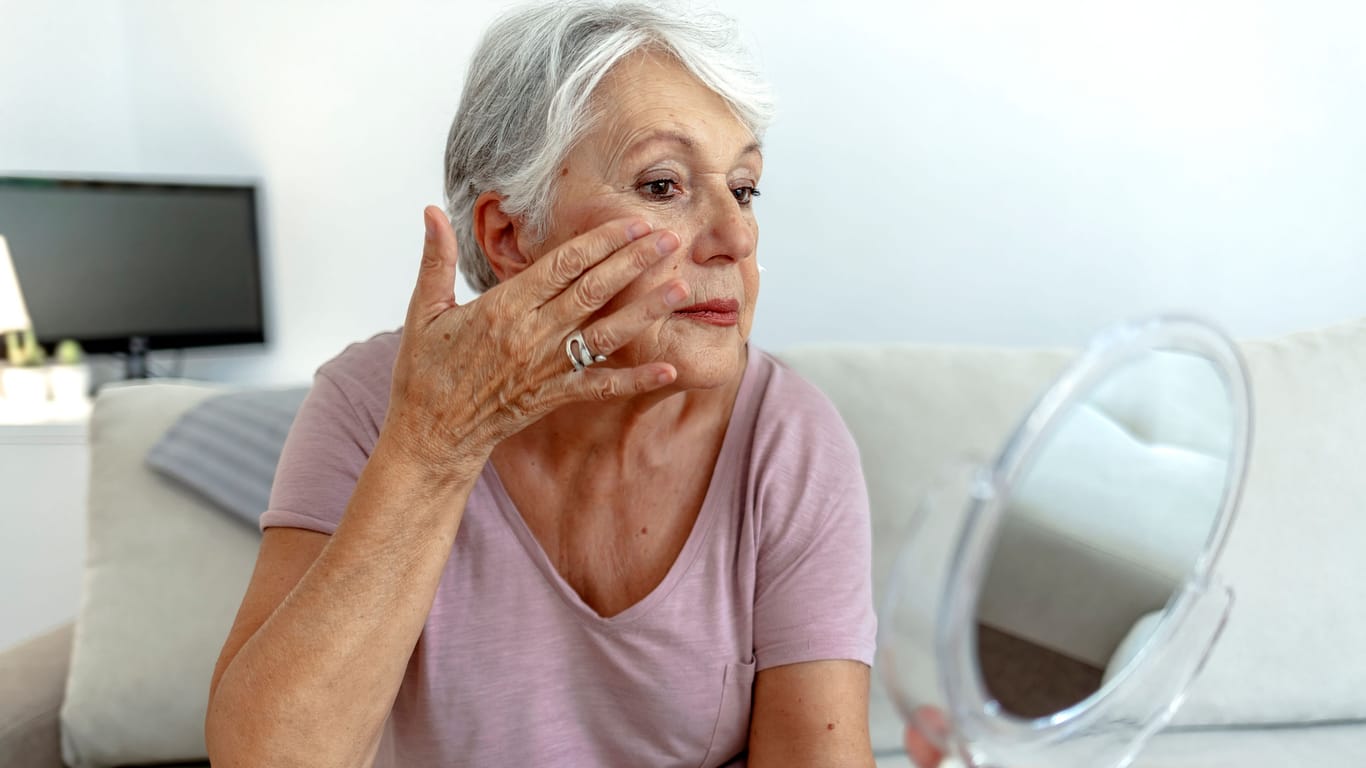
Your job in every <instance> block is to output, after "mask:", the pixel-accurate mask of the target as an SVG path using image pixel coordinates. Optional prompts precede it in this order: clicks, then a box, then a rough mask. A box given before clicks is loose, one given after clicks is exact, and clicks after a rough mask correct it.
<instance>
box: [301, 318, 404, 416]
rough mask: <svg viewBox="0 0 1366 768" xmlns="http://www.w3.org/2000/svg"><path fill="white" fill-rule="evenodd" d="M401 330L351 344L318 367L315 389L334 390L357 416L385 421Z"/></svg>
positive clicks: (335, 394)
mask: <svg viewBox="0 0 1366 768" xmlns="http://www.w3.org/2000/svg"><path fill="white" fill-rule="evenodd" d="M400 338H401V329H397V330H392V331H384V332H382V333H377V334H375V335H374V336H371V337H370V338H368V339H366V340H365V341H357V342H354V343H352V344H349V345H347V347H346V348H345V349H343V350H342V351H341V352H340V353H339V354H338V355H337V356H336V357H333V358H332V359H331V360H328V361H327V362H325V363H323V364H322V365H321V366H319V367H318V370H317V373H316V378H317V379H318V380H320V381H319V382H318V383H315V385H314V389H315V390H319V389H321V388H322V387H323V386H326V387H328V388H330V389H332V391H333V393H334V397H340V398H342V399H344V400H345V402H346V405H347V406H349V407H350V408H351V409H352V410H353V411H354V412H355V415H356V416H357V417H360V418H362V419H364V420H366V421H372V422H374V425H375V426H376V427H378V426H379V425H380V424H382V423H383V420H384V414H385V412H386V411H387V410H388V407H389V387H390V384H391V383H392V380H393V375H394V360H395V359H397V357H398V344H399V339H400Z"/></svg>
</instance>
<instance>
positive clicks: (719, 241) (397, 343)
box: [206, 2, 875, 768]
mask: <svg viewBox="0 0 1366 768" xmlns="http://www.w3.org/2000/svg"><path fill="white" fill-rule="evenodd" d="M735 38H736V36H735V34H734V32H733V30H732V29H731V28H730V26H729V25H728V24H726V23H723V22H718V21H717V20H716V19H713V18H710V17H704V18H700V19H699V18H695V17H689V18H686V19H685V18H682V17H678V16H674V15H671V14H669V13H666V12H664V11H661V10H658V9H655V8H653V7H650V6H646V5H640V4H621V5H608V4H603V3H597V2H592V3H589V2H575V3H571V4H563V3H561V4H556V5H546V6H542V7H536V8H532V9H528V10H523V11H521V12H518V13H515V14H514V15H512V16H509V17H507V18H505V19H503V20H502V21H500V22H499V23H497V24H496V25H495V26H494V27H493V28H492V29H491V30H490V31H489V32H488V33H487V36H486V38H485V39H484V41H483V43H482V44H481V46H480V48H479V49H478V51H477V53H476V54H475V57H474V61H473V64H472V66H471V69H470V73H469V77H468V80H467V83H466V86H465V92H464V95H463V97H462V100H461V104H460V108H459V111H458V113H457V114H456V117H455V121H454V123H453V125H452V127H451V132H450V139H449V144H448V146H447V150H446V180H447V182H446V186H447V189H446V192H447V197H448V201H449V210H448V212H447V213H448V215H449V221H448V220H447V218H446V216H444V215H443V214H442V213H441V212H440V211H439V210H437V209H435V208H428V209H427V210H426V211H425V214H424V215H425V225H426V239H425V243H424V246H423V252H422V261H421V267H420V269H419V272H418V278H417V285H416V288H415V290H414V292H413V295H412V300H411V304H410V306H409V310H408V314H407V318H406V321H405V323H404V325H403V328H402V330H401V331H398V332H392V333H384V334H380V335H378V336H376V337H374V338H372V339H370V340H368V341H365V342H363V343H359V344H355V345H352V346H351V347H349V348H348V349H346V350H345V351H344V352H342V354H341V355H339V356H338V357H336V358H335V359H333V360H331V361H330V362H328V363H326V364H325V365H323V366H322V367H321V368H320V369H319V370H318V372H317V377H316V379H315V382H314V387H313V390H312V392H311V393H310V395H309V397H308V399H307V401H306V402H305V403H304V405H303V407H302V409H301V410H300V412H299V415H298V417H297V419H296V421H295V423H294V426H293V428H292V431H291V433H290V436H289V440H288V443H287V444H286V447H285V452H284V455H283V456H282V458H281V462H280V466H279V469H278V472H277V475H276V480H275V488H274V490H273V494H272V498H271V504H270V509H269V510H268V511H267V512H266V513H265V514H264V515H263V517H262V519H261V525H262V528H263V529H264V535H263V539H262V543H261V550H260V555H259V559H258V561H257V565H256V571H255V574H254V575H253V577H252V580H251V584H250V587H249V588H248V590H247V594H246V596H245V597H244V599H243V601H242V606H241V609H240V611H239V613H238V616H237V619H236V622H235V624H234V625H233V628H232V631H231V633H230V635H229V636H228V639H227V641H226V643H225V645H224V648H223V652H222V656H221V658H220V659H219V662H218V665H217V668H216V669H215V671H214V678H213V684H212V688H211V694H210V702H209V713H208V720H207V724H206V731H207V740H208V745H209V751H210V754H211V756H212V759H213V763H214V765H215V766H217V767H218V768H229V767H230V766H263V765H291V766H292V765H320V766H352V765H369V764H379V765H394V766H450V765H476V766H546V765H585V766H608V765H611V766H698V765H702V766H717V765H743V764H746V761H748V764H749V765H750V766H756V767H759V766H784V767H791V766H806V765H809V766H817V765H819V766H835V765H838V766H855V765H864V766H868V765H871V764H872V755H871V751H870V748H869V739H868V728H867V695H868V664H869V663H870V662H871V660H872V655H873V639H874V633H875V628H874V617H873V612H872V606H871V590H870V578H871V577H870V568H869V557H870V554H869V550H870V542H869V519H868V508H867V498H866V494H865V490H864V486H863V478H862V475H861V473H860V470H859V461H858V455H857V452H856V449H855V446H854V444H853V442H852V440H851V439H850V437H849V434H848V432H847V430H846V429H845V427H844V425H843V424H842V423H841V421H840V419H839V417H838V415H837V414H836V413H835V411H834V409H833V408H832V407H831V405H830V403H829V402H828V401H827V400H826V399H825V398H824V397H823V396H822V395H820V394H819V393H818V392H817V391H816V390H815V389H814V388H812V387H811V386H809V385H808V384H806V383H804V382H803V381H801V380H800V379H798V378H797V377H796V376H795V375H794V374H793V373H792V372H790V371H788V370H786V369H784V368H783V367H782V366H781V365H779V364H778V363H777V362H776V361H774V359H773V358H771V357H769V356H767V355H766V354H764V353H763V352H760V351H758V350H756V349H754V348H753V347H752V346H751V345H750V344H749V343H748V337H749V332H750V327H751V324H752V321H753V318H754V309H755V301H756V299H757V297H758V290H759V270H758V266H757V263H756V261H755V249H756V246H757V243H758V235H759V229H758V224H757V221H756V218H755V213H754V204H755V200H756V199H757V198H758V195H759V189H758V187H759V180H760V176H761V174H762V171H763V160H764V158H763V152H762V148H761V142H760V140H761V138H762V135H763V131H764V127H765V124H766V122H767V120H768V116H769V113H770V107H769V103H768V101H767V100H766V98H765V93H766V91H765V88H764V86H763V84H762V83H761V82H760V81H758V80H757V79H756V76H755V75H754V73H753V71H752V69H751V68H750V67H749V66H748V65H747V64H746V62H745V59H744V58H743V57H742V56H741V55H740V52H739V49H738V48H737V44H736V42H735ZM457 253H458V254H459V259H462V260H463V267H464V271H465V273H466V275H467V276H468V277H469V279H470V281H471V283H472V284H473V286H474V287H475V288H477V289H480V290H482V291H484V293H483V295H482V296H480V297H479V298H478V299H477V300H475V301H471V302H468V303H459V302H457V301H456V299H455V296H454V293H453V284H454V280H455V275H456V265H457Z"/></svg>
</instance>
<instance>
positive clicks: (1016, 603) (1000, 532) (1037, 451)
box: [879, 318, 1250, 768]
mask: <svg viewBox="0 0 1366 768" xmlns="http://www.w3.org/2000/svg"><path fill="white" fill-rule="evenodd" d="M1249 422H1250V416H1249V402H1248V393H1247V384H1246V376H1245V373H1244V371H1243V367H1242V364H1241V361H1240V359H1239V357H1238V354H1237V352H1236V350H1235V349H1234V347H1233V345H1232V344H1231V343H1230V342H1229V341H1228V340H1227V339H1226V338H1225V337H1224V336H1223V335H1222V334H1220V333H1219V332H1217V331H1215V330H1214V329H1212V328H1210V327H1209V326H1208V325H1205V324H1203V323H1200V322H1197V321H1194V320H1189V319H1183V318H1161V319H1157V320H1151V321H1146V322H1142V323H1136V324H1130V325H1125V326H1122V327H1120V328H1116V329H1113V330H1111V331H1108V332H1106V333H1104V334H1101V335H1100V336H1099V337H1097V339H1096V340H1095V342H1093V344H1092V345H1091V346H1090V347H1089V348H1088V349H1087V351H1086V352H1085V353H1084V354H1083V355H1082V356H1081V358H1080V359H1079V360H1078V361H1077V362H1076V363H1074V364H1073V365H1072V366H1071V367H1070V368H1069V369H1068V370H1067V371H1066V372H1064V374H1063V375H1062V376H1061V377H1060V378H1059V379H1058V381H1057V382H1055V384H1054V385H1053V386H1052V387H1051V388H1050V389H1049V390H1048V391H1047V392H1046V393H1044V395H1043V396H1042V397H1041V398H1040V399H1039V401H1038V402H1037V404H1036V405H1035V406H1034V408H1033V409H1032V410H1031V411H1030V413H1029V414H1027V415H1026V417H1025V419H1024V420H1023V421H1022V423H1021V425H1020V426H1019V427H1018V428H1017V430H1016V431H1015V433H1014V434H1013V435H1012V437H1011V439H1010V440H1009V441H1008V442H1007V444H1006V445H1005V446H1004V448H1003V449H1002V450H1001V452H1000V454H999V456H998V458H997V459H996V461H994V462H993V463H992V464H991V465H990V466H986V467H970V468H967V469H965V470H963V471H960V472H958V473H957V474H956V475H954V476H953V477H952V478H951V479H950V480H949V481H947V482H946V483H944V484H943V485H942V486H941V487H940V488H938V489H936V491H935V492H934V493H932V494H931V496H930V498H929V499H928V500H927V503H926V504H925V505H924V506H923V507H922V509H921V510H920V511H919V513H918V516H919V519H918V520H917V521H916V522H915V524H914V525H913V526H912V531H911V533H910V538H909V540H908V542H907V544H906V545H905V547H903V549H902V552H901V555H900V557H899V558H898V562H897V566H896V567H895V568H894V570H893V576H892V579H893V581H892V583H891V584H889V588H888V591H887V595H888V604H887V606H886V607H885V609H884V611H883V614H882V622H883V625H882V630H881V633H880V634H881V637H880V638H879V666H880V670H881V673H882V674H883V676H884V679H885V680H886V682H887V684H888V687H889V690H890V691H891V693H892V694H893V697H894V699H895V700H896V701H897V703H898V705H899V706H900V708H901V709H902V713H903V716H905V717H906V718H907V720H908V722H910V723H911V724H912V726H914V727H916V728H917V729H919V730H920V731H921V732H922V733H924V734H925V735H926V736H927V737H929V739H930V740H931V741H933V742H935V743H937V744H938V745H939V746H941V747H943V748H945V749H947V750H948V751H949V752H950V753H952V754H955V755H957V756H958V757H959V758H961V759H962V760H963V761H964V762H966V763H968V764H970V765H978V766H987V765H991V766H997V767H999V768H1014V766H1017V765H1034V764H1040V765H1042V764H1048V765H1053V766H1058V765H1064V766H1066V765H1076V766H1086V768H1097V767H1098V766H1099V767H1100V768H1104V767H1105V766H1114V765H1122V764H1124V763H1126V762H1127V761H1128V760H1130V759H1132V756H1133V755H1134V754H1135V753H1136V752H1137V750H1138V748H1139V747H1140V746H1141V744H1142V742H1143V740H1144V739H1146V738H1147V736H1149V735H1150V734H1151V733H1152V732H1153V731H1155V730H1156V729H1157V728H1159V727H1161V725H1163V724H1164V723H1165V722H1167V720H1169V719H1170V717H1171V715H1172V714H1174V712H1175V707H1176V705H1177V704H1178V703H1179V701H1180V699H1181V697H1182V695H1183V693H1184V691H1185V689H1186V687H1187V686H1188V685H1189V683H1190V681H1191V679H1193V677H1194V675H1195V674H1196V672H1197V671H1198V669H1199V667H1200V665H1201V664H1202V663H1203V661H1204V659H1205V658H1206V656H1207V654H1208V651H1209V649H1210V648H1211V647H1212V645H1213V643H1214V641H1215V639H1216V638H1217V636H1218V633H1219V630H1220V629H1221V628H1222V626H1223V621H1224V619H1225V617H1226V615H1227V612H1228V610H1229V606H1230V602H1231V595H1230V593H1228V592H1227V590H1224V589H1220V588H1212V585H1211V577H1212V574H1213V568H1214V566H1215V564H1216V562H1217V559H1218V554H1219V550H1220V548H1221V546H1222V543H1223V539H1224V536H1225V534H1226V533H1227V530H1228V527H1229V524H1230V522H1231V520H1232V515H1233V512H1234V509H1235V508H1236V503H1237V498H1238V494H1239V491H1240V489H1241V485H1242V477H1243V470H1244V465H1245V462H1246V457H1247V452H1248V447H1249V437H1250V424H1249Z"/></svg>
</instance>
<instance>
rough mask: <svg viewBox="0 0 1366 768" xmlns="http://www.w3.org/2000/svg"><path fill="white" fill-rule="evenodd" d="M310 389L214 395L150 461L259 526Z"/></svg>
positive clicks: (168, 434) (161, 444)
mask: <svg viewBox="0 0 1366 768" xmlns="http://www.w3.org/2000/svg"><path fill="white" fill-rule="evenodd" d="M306 394H308V388H307V387H301V388H294V389H274V390H248V391H243V392H233V393H230V394H225V395H218V396H216V397H211V398H209V399H207V400H205V401H203V402H202V403H200V404H198V405H196V406H194V407H193V408H191V409H190V410H189V411H187V412H186V413H185V415H184V416H181V417H180V419H179V420H178V421H176V423H175V424H173V425H172V426H171V428H170V429H168V430H167V431H166V434H164V435H162V437H161V439H160V440H158V441H157V443H156V445H154V446H152V449H151V450H150V451H148V453H147V465H148V466H149V467H151V468H152V469H153V470H155V471H156V472H158V473H160V474H162V475H164V476H166V477H169V478H171V479H172V480H175V481H177V482H179V483H181V484H183V485H185V486H187V487H188V488H190V489H191V490H193V491H195V492H197V493H199V494H201V495H202V496H204V497H205V498H207V499H209V500H210V501H212V502H213V503H215V504H217V505H218V506H219V507H221V508H222V509H224V510H225V511H227V512H229V513H230V514H232V515H233V516H234V517H237V518H240V519H241V520H242V521H243V522H245V523H247V524H248V525H250V526H251V527H252V528H256V527H257V518H258V517H260V515H261V513H262V512H264V511H265V509H266V505H267V504H268V503H269V502H270V485H271V483H272V482H273V481H274V480H275V465H276V464H277V463H278V462H279V460H280V450H281V449H282V448H283V447H284V443H285V436H286V435H288V434H289V427H290V425H291V424H292V423H294V414H295V413H297V412H298V410H299V404H300V403H302V402H303V399H304V395H306Z"/></svg>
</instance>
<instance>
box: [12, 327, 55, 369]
mask: <svg viewBox="0 0 1366 768" xmlns="http://www.w3.org/2000/svg"><path fill="white" fill-rule="evenodd" d="M5 356H6V357H7V358H9V364H10V365H13V366H16V367H19V368H37V367H39V366H41V365H42V364H43V363H45V362H47V353H46V352H44V351H43V348H42V347H40V346H38V339H37V338H35V337H34V335H33V331H32V330H31V329H30V330H26V331H10V332H9V333H6V334H5Z"/></svg>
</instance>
